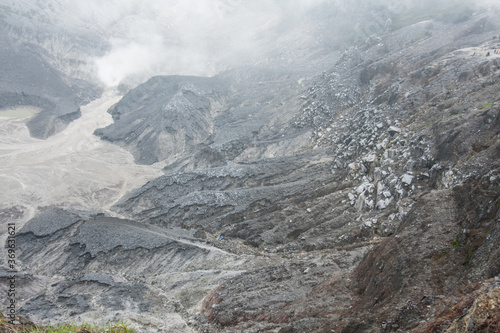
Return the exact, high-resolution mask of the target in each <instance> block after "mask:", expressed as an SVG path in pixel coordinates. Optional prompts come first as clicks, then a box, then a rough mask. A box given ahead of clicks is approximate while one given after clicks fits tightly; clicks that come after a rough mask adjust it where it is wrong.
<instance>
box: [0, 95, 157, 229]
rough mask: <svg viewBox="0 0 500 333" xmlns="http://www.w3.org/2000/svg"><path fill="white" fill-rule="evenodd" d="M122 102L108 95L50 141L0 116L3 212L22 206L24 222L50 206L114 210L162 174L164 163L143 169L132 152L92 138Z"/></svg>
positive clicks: (16, 120) (0, 199)
mask: <svg viewBox="0 0 500 333" xmlns="http://www.w3.org/2000/svg"><path fill="white" fill-rule="evenodd" d="M120 98H121V96H116V95H114V94H113V93H111V92H108V93H105V94H104V95H103V97H102V98H100V99H98V100H95V101H93V102H92V103H90V104H88V105H86V106H83V107H82V117H81V118H80V119H78V120H76V121H74V122H73V123H71V124H70V125H69V126H68V127H67V128H66V129H65V130H64V131H62V132H60V133H58V134H56V135H54V136H52V137H49V138H48V139H47V140H39V139H34V138H32V137H30V135H29V132H28V129H27V128H26V126H25V121H26V119H20V118H11V117H0V189H1V191H0V209H2V210H5V209H8V208H10V207H18V209H17V210H18V211H22V212H23V213H22V216H20V217H19V218H18V221H19V222H20V223H24V222H25V221H27V220H28V219H29V218H31V217H32V216H33V214H34V213H35V212H36V209H37V208H38V207H43V206H48V205H56V206H60V207H65V208H73V209H79V210H80V209H81V210H90V211H95V212H109V208H110V207H111V205H113V203H115V202H116V200H118V199H119V198H120V197H121V196H122V195H123V194H125V193H126V192H128V191H130V190H131V189H133V188H135V187H139V186H141V185H143V184H144V183H146V182H147V181H148V180H150V179H153V178H155V177H157V176H160V175H161V174H162V171H161V169H162V167H163V165H160V164H156V165H153V166H145V165H137V164H135V163H134V159H133V157H132V155H131V154H130V153H129V152H128V151H126V150H124V149H121V148H119V147H118V146H116V145H113V144H111V143H109V142H105V141H101V140H100V139H99V138H98V137H96V136H94V135H93V134H92V133H93V132H94V130H95V129H96V128H100V127H104V126H107V125H108V124H111V123H112V122H113V120H112V118H111V115H109V114H108V113H107V112H106V111H107V110H108V109H109V108H110V107H111V106H112V105H113V104H115V103H117V102H118V101H119V100H120ZM4 215H5V214H4Z"/></svg>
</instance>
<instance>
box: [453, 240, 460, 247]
mask: <svg viewBox="0 0 500 333" xmlns="http://www.w3.org/2000/svg"><path fill="white" fill-rule="evenodd" d="M452 244H453V247H458V245H459V244H458V239H457V238H454V239H453V243H452Z"/></svg>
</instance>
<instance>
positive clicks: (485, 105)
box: [480, 102, 494, 110]
mask: <svg viewBox="0 0 500 333" xmlns="http://www.w3.org/2000/svg"><path fill="white" fill-rule="evenodd" d="M493 103H494V102H491V103H488V104H484V105H483V106H481V107H480V109H481V110H482V109H486V108H489V107H490V106H492V105H493Z"/></svg>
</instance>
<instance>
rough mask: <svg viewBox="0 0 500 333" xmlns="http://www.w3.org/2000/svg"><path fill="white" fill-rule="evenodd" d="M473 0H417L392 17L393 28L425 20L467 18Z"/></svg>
mask: <svg viewBox="0 0 500 333" xmlns="http://www.w3.org/2000/svg"><path fill="white" fill-rule="evenodd" d="M473 8H474V2H473V1H470V0H452V1H432V0H424V1H419V2H418V3H417V4H415V5H413V6H411V7H410V8H408V9H407V10H406V11H404V12H402V13H400V14H398V15H396V16H395V17H393V19H392V22H393V24H392V27H393V30H397V29H401V28H403V27H406V26H409V25H412V24H415V23H418V22H421V21H426V20H437V21H441V22H445V23H459V22H463V21H466V20H468V19H469V18H470V17H471V16H472V13H473V12H474V9H473Z"/></svg>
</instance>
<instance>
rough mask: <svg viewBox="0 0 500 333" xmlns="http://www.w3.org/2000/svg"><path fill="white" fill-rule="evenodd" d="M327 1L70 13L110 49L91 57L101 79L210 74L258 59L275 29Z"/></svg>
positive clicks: (208, 2)
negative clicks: (97, 33) (104, 39)
mask: <svg viewBox="0 0 500 333" xmlns="http://www.w3.org/2000/svg"><path fill="white" fill-rule="evenodd" d="M323 1H325V0H292V1H284V0H252V1H245V0H190V1H174V0H165V1H160V0H156V1H154V0H153V1H152V0H149V1H144V0H108V1H98V0H85V1H83V0H81V1H76V3H77V5H76V6H75V5H74V3H75V2H68V4H69V3H71V9H72V11H73V12H74V13H77V15H79V17H80V19H81V20H82V21H84V22H86V24H92V25H94V26H96V27H97V28H98V29H100V30H101V31H102V33H103V34H105V35H106V36H107V38H108V41H109V50H108V51H107V52H106V54H105V55H103V56H102V57H98V58H94V59H92V62H93V63H94V64H95V67H96V69H97V70H96V71H97V76H98V78H99V80H100V81H101V82H102V83H104V84H105V85H107V86H116V85H117V84H119V83H120V82H121V81H123V80H124V79H127V78H131V77H135V78H137V79H138V80H142V81H143V80H145V79H147V78H148V77H150V76H152V75H155V74H156V75H158V74H186V75H187V74H189V75H201V76H210V75H214V74H216V73H217V72H218V71H220V70H222V69H224V68H228V67H231V66H234V65H236V64H248V63H249V62H253V61H256V58H258V56H259V55H262V54H263V53H265V51H266V49H265V48H266V47H268V46H269V44H270V43H272V38H273V36H272V34H271V33H269V34H268V32H270V31H271V30H272V28H273V27H275V26H277V25H279V24H280V22H281V21H282V20H283V17H284V16H286V15H289V14H290V13H295V14H294V15H296V14H297V13H298V12H302V11H305V10H307V9H309V8H311V7H312V6H315V5H318V4H319V3H321V2H323Z"/></svg>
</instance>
